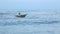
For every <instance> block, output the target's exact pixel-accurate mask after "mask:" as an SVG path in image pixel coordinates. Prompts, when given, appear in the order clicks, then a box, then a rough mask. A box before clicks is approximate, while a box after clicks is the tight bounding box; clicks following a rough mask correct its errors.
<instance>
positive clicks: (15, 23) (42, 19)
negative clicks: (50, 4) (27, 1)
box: [0, 11, 60, 34]
mask: <svg viewBox="0 0 60 34" xmlns="http://www.w3.org/2000/svg"><path fill="white" fill-rule="evenodd" d="M19 12H20V13H21V14H27V16H26V17H25V18H18V17H16V15H17V14H18V13H19ZM0 34H60V12H59V11H0Z"/></svg>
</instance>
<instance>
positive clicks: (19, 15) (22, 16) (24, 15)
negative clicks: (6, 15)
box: [16, 13, 27, 18]
mask: <svg viewBox="0 0 60 34" xmlns="http://www.w3.org/2000/svg"><path fill="white" fill-rule="evenodd" d="M26 15H27V14H23V15H21V14H20V13H18V15H16V17H19V18H24V17H26Z"/></svg>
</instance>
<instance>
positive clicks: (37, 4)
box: [0, 0, 60, 10]
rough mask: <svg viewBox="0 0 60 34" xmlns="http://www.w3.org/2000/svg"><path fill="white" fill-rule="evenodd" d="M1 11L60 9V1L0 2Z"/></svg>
mask: <svg viewBox="0 0 60 34" xmlns="http://www.w3.org/2000/svg"><path fill="white" fill-rule="evenodd" d="M1 9H7V10H8V9H9V10H11V9H12V10H13V9H20V10H31V9H32V10H36V9H60V0H0V10H1Z"/></svg>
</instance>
